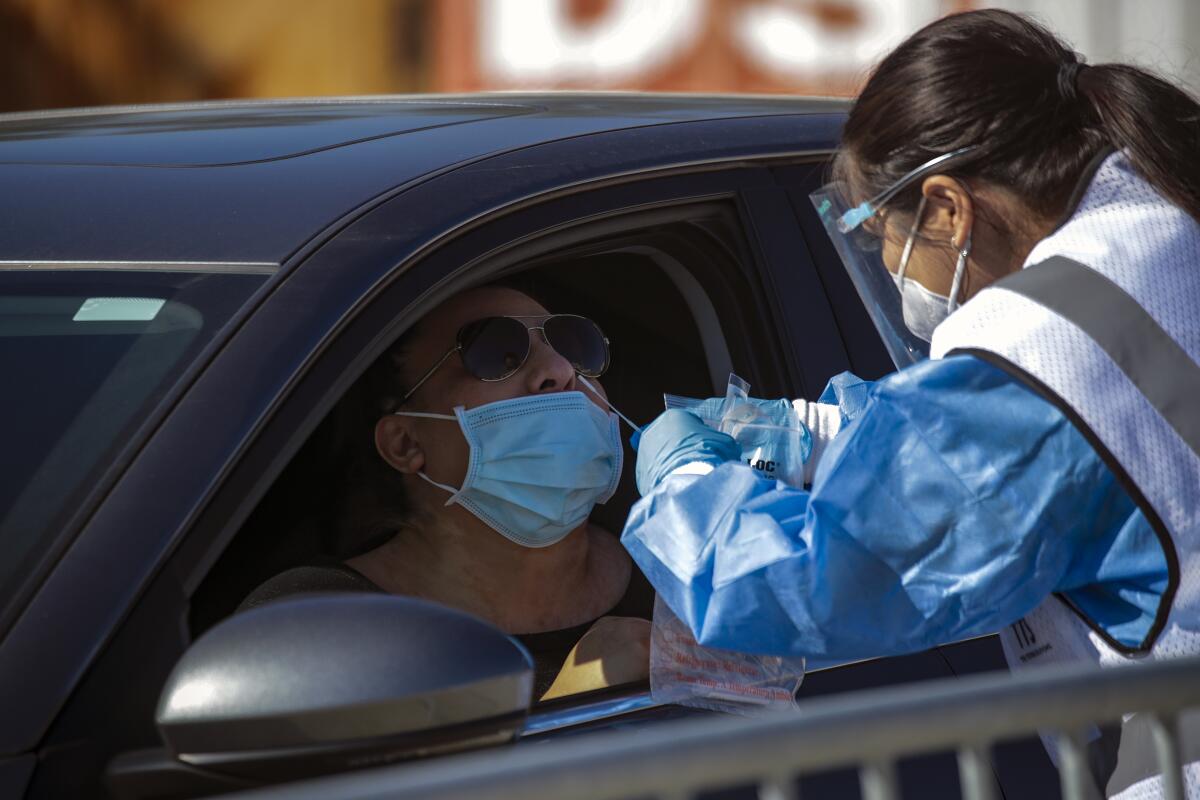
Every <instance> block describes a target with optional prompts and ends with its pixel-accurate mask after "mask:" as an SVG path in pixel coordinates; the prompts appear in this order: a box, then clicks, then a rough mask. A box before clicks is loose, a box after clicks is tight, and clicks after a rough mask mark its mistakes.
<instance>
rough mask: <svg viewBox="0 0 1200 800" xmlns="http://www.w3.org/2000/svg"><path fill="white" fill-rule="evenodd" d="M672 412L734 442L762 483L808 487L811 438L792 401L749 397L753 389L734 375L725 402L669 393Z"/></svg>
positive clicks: (665, 397) (668, 405)
mask: <svg viewBox="0 0 1200 800" xmlns="http://www.w3.org/2000/svg"><path fill="white" fill-rule="evenodd" d="M663 400H664V402H665V405H666V407H667V408H682V409H684V410H686V411H690V412H692V413H693V414H695V415H696V416H698V417H700V419H701V420H702V421H703V422H704V424H706V425H708V426H709V427H710V428H713V429H714V430H719V431H721V432H722V433H727V434H729V435H730V436H732V437H733V440H734V441H735V442H737V443H738V446H739V447H741V450H742V460H743V461H744V462H745V463H746V464H747V465H749V466H750V467H751V468H752V469H754V470H755V472H756V473H757V474H758V475H760V476H761V477H763V478H769V479H772V480H780V481H783V482H784V483H787V484H789V485H791V486H794V487H796V488H798V489H799V488H803V487H804V462H805V461H807V460H808V457H809V455H810V454H811V453H812V448H813V442H812V434H811V433H810V432H809V430H808V428H806V427H805V425H804V423H803V421H802V420H801V419H800V415H799V413H798V412H797V411H796V409H795V407H794V406H793V405H792V402H791V401H790V400H786V399H784V400H759V399H756V398H752V397H750V384H748V383H746V381H744V380H742V379H741V378H739V377H738V376H737V375H734V374H732V373H731V374H730V376H729V386H728V388H727V389H726V392H725V397H723V398H716V397H714V398H709V399H707V400H700V399H697V398H692V397H680V396H679V395H672V394H666V395H663Z"/></svg>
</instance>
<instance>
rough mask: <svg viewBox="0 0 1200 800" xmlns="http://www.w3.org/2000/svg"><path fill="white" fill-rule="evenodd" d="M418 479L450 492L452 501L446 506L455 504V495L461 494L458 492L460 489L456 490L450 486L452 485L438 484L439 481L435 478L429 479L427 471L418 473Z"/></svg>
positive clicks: (448, 501)
mask: <svg viewBox="0 0 1200 800" xmlns="http://www.w3.org/2000/svg"><path fill="white" fill-rule="evenodd" d="M417 477H418V478H420V479H421V480H423V481H425V482H426V483H429V484H432V485H434V486H436V487H438V488H439V489H443V490H445V491H447V492H449V493H450V499H449V500H447V501H446V505H450V504H451V503H453V502H454V497H455V495H457V494H458V492H459V490H458V489H455V488H454V487H453V486H450V485H448V484H445V483H438V482H437V481H435V480H434V479H433V478H431V477H429V476H428V475H426V474H425V470H420V471H418V472H417Z"/></svg>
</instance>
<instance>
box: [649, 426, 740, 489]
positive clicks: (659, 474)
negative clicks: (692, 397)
mask: <svg viewBox="0 0 1200 800" xmlns="http://www.w3.org/2000/svg"><path fill="white" fill-rule="evenodd" d="M637 454H638V455H637V470H636V473H635V474H636V477H637V487H638V492H640V493H641V494H643V495H645V494H648V493H649V492H650V491H651V490H652V489H654V487H655V486H657V485H658V484H659V483H660V482H661V481H662V479H663V478H665V477H666V476H667V475H669V474H671V473H672V472H674V471H675V470H677V469H679V468H680V467H682V466H683V465H684V464H690V463H692V462H695V461H701V462H704V463H707V464H713V465H714V466H715V465H718V464H723V463H725V462H726V461H733V460H735V459H738V458H740V457H741V454H742V450H741V448H740V447H738V444H737V442H735V441H734V440H733V438H732V437H730V436H727V435H725V434H724V433H721V432H720V431H715V430H713V429H712V428H710V427H708V426H707V425H705V424H704V423H703V422H701V421H700V418H699V417H697V416H696V415H695V414H692V413H690V412H688V411H684V410H683V409H679V408H673V409H670V410H668V411H664V412H663V413H662V414H661V415H659V417H658V419H656V420H654V422H652V423H650V424H649V425H648V426H646V427H645V428H643V429H642V436H641V442H640V443H639V445H638V451H637Z"/></svg>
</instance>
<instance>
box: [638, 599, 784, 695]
mask: <svg viewBox="0 0 1200 800" xmlns="http://www.w3.org/2000/svg"><path fill="white" fill-rule="evenodd" d="M803 678H804V659H803V658H801V657H783V656H765V655H753V654H751V653H737V652H734V651H732V650H718V649H716V648H712V647H702V646H701V645H699V644H697V643H696V637H694V636H692V633H691V631H689V630H688V628H687V625H685V624H684V623H683V621H682V620H680V619H679V617H677V616H675V613H674V612H672V611H671V608H670V606H668V605H667V604H666V602H664V601H663V599H662V598H661V597H658V598H655V601H654V624H653V626H652V627H651V629H650V695H651V697H652V698H653V699H654V700H655V701H656V702H660V703H675V704H678V705H684V706H692V707H695V708H705V709H709V710H712V711H724V712H726V713H733V714H747V715H748V714H758V713H763V712H768V711H780V710H789V709H794V708H795V707H796V691H797V690H798V689H799V688H800V682H801V681H802V680H803Z"/></svg>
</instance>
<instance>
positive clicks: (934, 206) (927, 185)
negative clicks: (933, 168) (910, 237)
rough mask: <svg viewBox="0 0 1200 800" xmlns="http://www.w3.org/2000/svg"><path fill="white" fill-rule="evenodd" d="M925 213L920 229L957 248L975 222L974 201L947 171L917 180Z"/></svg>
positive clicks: (959, 248)
mask: <svg viewBox="0 0 1200 800" xmlns="http://www.w3.org/2000/svg"><path fill="white" fill-rule="evenodd" d="M921 194H923V195H924V196H925V214H924V218H923V220H922V223H921V233H922V234H924V235H925V236H927V237H929V238H931V239H936V240H939V241H943V242H946V243H948V244H950V245H951V246H952V247H953V248H954V249H955V250H961V249H962V248H963V247H964V246H965V245H966V243H967V239H968V238H969V237H970V235H971V229H972V227H973V226H974V224H975V201H974V199H973V198H972V197H971V194H970V193H969V192H968V191H967V187H966V186H965V185H963V183H962V181H959V180H958V179H956V178H951V177H950V176H949V175H930V176H929V177H928V178H926V179H925V180H924V181H923V182H922V183H921Z"/></svg>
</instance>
